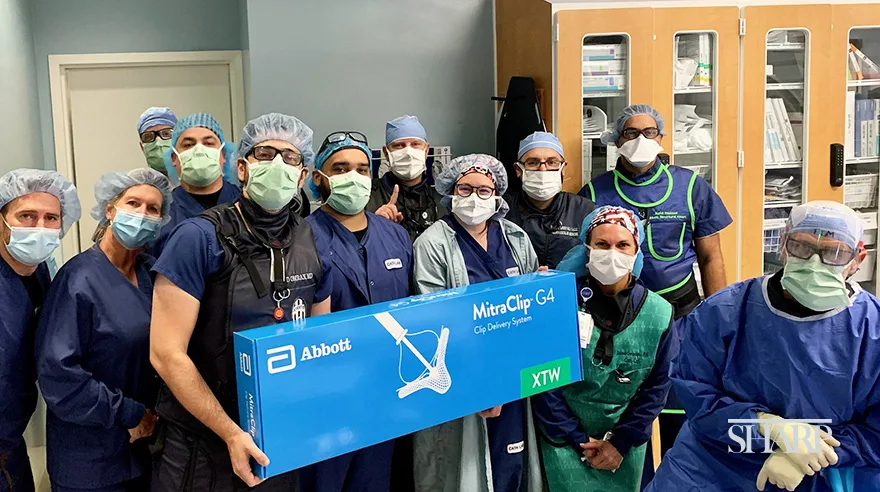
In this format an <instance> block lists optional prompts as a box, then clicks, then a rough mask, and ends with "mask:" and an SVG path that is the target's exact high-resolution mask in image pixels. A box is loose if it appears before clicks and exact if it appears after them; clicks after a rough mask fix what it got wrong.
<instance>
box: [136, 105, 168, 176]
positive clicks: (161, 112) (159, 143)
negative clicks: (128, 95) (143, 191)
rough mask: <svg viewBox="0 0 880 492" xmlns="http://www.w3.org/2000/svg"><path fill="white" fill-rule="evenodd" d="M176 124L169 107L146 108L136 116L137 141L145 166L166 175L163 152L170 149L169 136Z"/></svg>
mask: <svg viewBox="0 0 880 492" xmlns="http://www.w3.org/2000/svg"><path fill="white" fill-rule="evenodd" d="M176 124H177V116H175V115H174V112H173V111H171V108H158V107H152V108H147V109H146V110H145V111H144V112H143V113H142V114H141V117H140V118H138V123H137V131H138V141H139V143H140V146H141V152H143V153H144V158H145V159H146V160H147V166H149V167H150V169H154V170H156V171H159V172H160V173H162V174H164V175H165V176H168V169H167V168H166V167H165V153H166V152H168V151H169V150H170V149H171V136H172V134H173V132H174V125H176Z"/></svg>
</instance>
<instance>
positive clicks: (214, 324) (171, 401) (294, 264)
mask: <svg viewBox="0 0 880 492" xmlns="http://www.w3.org/2000/svg"><path fill="white" fill-rule="evenodd" d="M201 217H202V218H204V219H207V220H208V221H210V222H211V223H213V224H214V226H215V227H216V229H217V237H218V239H219V240H220V244H221V246H222V247H223V253H224V258H225V259H224V262H223V266H222V267H221V268H220V270H218V271H217V272H216V273H215V274H213V275H211V276H210V277H209V278H208V281H207V283H206V285H205V293H204V295H203V296H202V301H201V309H199V317H198V319H197V320H196V326H195V329H194V330H193V334H192V338H191V339H190V343H189V349H188V350H187V353H188V355H189V357H190V358H191V359H192V361H193V363H194V364H195V366H196V368H197V369H198V370H199V373H200V374H201V375H202V377H203V378H204V379H205V383H207V385H208V387H209V388H211V391H212V392H213V393H214V396H215V397H216V398H217V400H218V401H219V402H220V405H222V406H223V410H225V411H226V414H227V415H229V418H231V419H232V420H233V421H235V422H238V421H239V419H238V394H237V391H236V385H235V367H236V366H235V360H236V358H235V353H234V352H235V351H234V348H233V343H232V334H233V333H235V332H237V331H243V330H248V329H251V328H258V327H261V326H266V325H272V324H275V323H283V322H288V321H291V320H293V319H303V318H305V317H306V316H307V314H308V313H309V312H310V311H311V308H312V303H313V301H314V297H315V291H316V289H317V285H318V284H319V283H320V281H321V275H322V267H321V260H320V259H319V258H318V252H317V250H316V249H315V240H314V237H313V235H312V228H311V226H310V225H309V224H308V223H307V222H306V221H305V220H303V219H301V218H299V217H298V216H297V215H296V214H294V213H291V217H290V220H291V221H293V223H294V224H295V225H294V227H293V230H292V232H291V234H290V237H288V238H285V240H283V241H281V244H282V245H285V246H286V247H284V248H282V249H281V251H282V256H283V258H284V270H285V273H284V277H285V280H287V281H288V282H287V288H288V289H289V290H290V292H289V295H287V296H286V297H284V298H283V299H282V300H281V301H280V304H279V303H278V302H276V299H277V298H281V297H283V295H276V293H275V290H274V289H273V283H272V282H270V272H271V271H272V267H273V265H272V261H271V256H270V249H269V248H268V247H267V246H265V245H264V244H262V243H261V242H258V241H257V240H256V239H255V238H254V237H253V236H252V235H251V234H250V233H248V232H247V229H246V228H245V225H244V222H243V221H242V219H241V216H240V214H239V212H238V210H237V209H236V208H235V205H234V204H230V205H223V206H220V207H216V208H212V209H210V210H207V211H205V212H204V213H203V214H202V215H201ZM243 256H244V257H246V258H248V259H250V262H251V264H252V267H253V268H252V270H253V273H254V274H255V275H257V276H258V277H259V278H260V279H261V281H262V287H263V291H262V292H260V293H258V289H257V287H255V285H254V281H253V280H252V278H251V272H249V268H248V265H247V262H245V261H242V257H243ZM276 263H277V262H276ZM276 267H277V265H276ZM276 271H277V270H276ZM276 277H277V275H276ZM261 294H262V295H261ZM278 307H280V308H281V309H282V310H283V316H282V319H280V320H277V319H276V318H275V316H274V313H275V310H276V308H278ZM156 410H157V412H158V413H159V415H161V416H162V417H163V418H167V419H169V420H171V421H173V422H175V423H177V424H179V425H182V426H184V427H186V428H187V429H189V430H191V431H194V432H198V433H207V434H210V430H209V429H208V428H207V427H205V426H204V424H202V423H201V422H199V421H198V420H197V419H196V418H195V417H193V416H192V415H191V414H190V413H189V412H188V411H187V410H186V409H185V408H184V407H183V405H181V404H180V402H178V401H177V399H176V398H175V397H174V395H173V394H172V393H171V391H170V390H169V389H168V386H167V385H164V384H163V385H162V388H161V389H160V391H159V401H158V403H157V404H156Z"/></svg>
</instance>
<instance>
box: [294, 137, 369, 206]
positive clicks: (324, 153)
mask: <svg viewBox="0 0 880 492" xmlns="http://www.w3.org/2000/svg"><path fill="white" fill-rule="evenodd" d="M345 149H358V150H360V151H362V152H363V153H364V154H367V160H368V161H372V159H373V153H372V152H371V151H370V147H369V146H367V144H365V143H363V142H358V141H357V140H354V139H353V138H351V137H349V136H347V135H346V137H345V140H340V141H338V142H330V143H328V144H327V145H326V146H325V147H324V148H323V149H321V150H319V151H318V156H317V157H315V169H317V170H319V171H320V170H321V166H323V165H324V163H325V162H327V159H329V158H330V156H331V155H333V154H335V153H337V152H339V151H340V150H345ZM309 190H311V192H312V193H314V195H315V196H316V197H317V196H321V192H320V190H318V185H317V184H315V182H314V181H313V180H311V179H309Z"/></svg>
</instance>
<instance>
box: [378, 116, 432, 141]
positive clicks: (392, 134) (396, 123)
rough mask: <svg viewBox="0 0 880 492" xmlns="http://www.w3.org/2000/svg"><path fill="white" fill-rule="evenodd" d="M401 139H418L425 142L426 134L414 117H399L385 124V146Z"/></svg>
mask: <svg viewBox="0 0 880 492" xmlns="http://www.w3.org/2000/svg"><path fill="white" fill-rule="evenodd" d="M401 138H418V139H419V140H422V141H424V142H427V141H428V132H426V131H425V127H423V126H422V124H421V123H419V119H418V117H416V116H410V115H406V116H401V117H400V118H395V119H393V120H391V121H389V122H388V123H385V145H390V144H391V142H393V141H395V140H400V139H401Z"/></svg>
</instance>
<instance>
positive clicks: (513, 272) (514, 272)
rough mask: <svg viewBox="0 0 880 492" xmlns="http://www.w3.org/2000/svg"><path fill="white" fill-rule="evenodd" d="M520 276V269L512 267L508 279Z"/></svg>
mask: <svg viewBox="0 0 880 492" xmlns="http://www.w3.org/2000/svg"><path fill="white" fill-rule="evenodd" d="M518 275H519V267H510V268H508V269H507V276H508V277H516V276H518Z"/></svg>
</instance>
